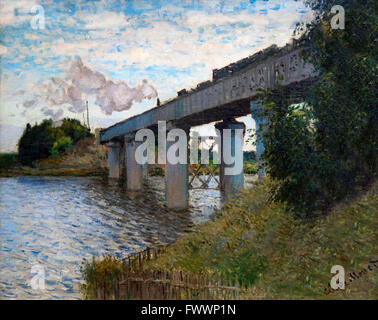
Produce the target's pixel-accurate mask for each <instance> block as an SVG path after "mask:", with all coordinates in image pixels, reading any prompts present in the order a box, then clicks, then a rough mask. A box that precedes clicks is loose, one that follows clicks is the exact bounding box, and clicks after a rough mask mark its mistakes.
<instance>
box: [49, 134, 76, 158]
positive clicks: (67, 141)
mask: <svg viewBox="0 0 378 320" xmlns="http://www.w3.org/2000/svg"><path fill="white" fill-rule="evenodd" d="M71 146H72V139H71V138H70V137H66V136H64V137H61V138H59V139H58V140H56V141H55V142H54V144H53V147H52V149H51V150H50V153H51V155H56V154H59V153H63V152H65V151H66V150H67V149H68V148H69V147H71Z"/></svg>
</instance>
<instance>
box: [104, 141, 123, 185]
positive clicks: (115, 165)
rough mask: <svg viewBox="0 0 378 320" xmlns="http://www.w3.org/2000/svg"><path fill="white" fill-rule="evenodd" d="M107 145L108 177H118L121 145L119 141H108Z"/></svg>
mask: <svg viewBox="0 0 378 320" xmlns="http://www.w3.org/2000/svg"><path fill="white" fill-rule="evenodd" d="M106 146H107V147H108V166H109V178H113V179H119V177H120V172H121V161H120V160H121V159H120V158H121V154H120V153H121V145H120V143H119V142H109V143H107V144H106Z"/></svg>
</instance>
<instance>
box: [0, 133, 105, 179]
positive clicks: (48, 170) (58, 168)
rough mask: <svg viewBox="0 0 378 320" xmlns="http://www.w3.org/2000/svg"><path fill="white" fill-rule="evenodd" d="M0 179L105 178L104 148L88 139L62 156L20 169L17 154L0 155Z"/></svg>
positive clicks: (35, 162) (92, 139)
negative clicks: (40, 177) (41, 177)
mask: <svg viewBox="0 0 378 320" xmlns="http://www.w3.org/2000/svg"><path fill="white" fill-rule="evenodd" d="M0 164H1V165H0V177H15V176H37V175H38V176H63V177H64V176H72V177H85V176H103V175H106V174H107V161H106V148H105V147H104V146H101V145H96V142H95V138H94V137H87V138H84V139H82V140H80V141H79V142H78V143H77V144H75V145H74V146H72V147H70V148H69V149H68V150H67V151H66V152H65V153H63V154H60V155H56V156H52V157H49V158H46V159H40V160H37V161H34V162H33V166H32V167H30V166H23V165H21V164H20V163H19V162H18V157H17V154H15V153H13V154H1V155H0Z"/></svg>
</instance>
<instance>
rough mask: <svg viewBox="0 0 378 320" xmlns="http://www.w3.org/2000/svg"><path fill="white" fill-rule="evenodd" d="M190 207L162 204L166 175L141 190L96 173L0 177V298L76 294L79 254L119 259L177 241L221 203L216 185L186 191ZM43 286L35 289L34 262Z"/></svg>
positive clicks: (153, 180)
mask: <svg viewBox="0 0 378 320" xmlns="http://www.w3.org/2000/svg"><path fill="white" fill-rule="evenodd" d="M190 196H191V203H192V206H191V208H190V209H189V211H187V212H173V211H170V210H168V209H167V208H166V206H165V201H164V199H165V195H164V179H163V178H160V177H149V179H148V183H147V184H146V185H145V189H144V191H143V193H142V194H141V193H139V194H138V193H130V192H128V191H127V190H126V188H125V186H124V184H122V183H119V182H118V181H108V180H103V179H101V178H54V177H18V178H1V179H0V219H1V224H0V242H1V256H0V297H2V298H6V299H79V298H81V296H80V292H79V284H80V281H81V279H80V264H81V262H82V260H83V258H87V259H89V258H91V257H92V256H93V255H96V256H100V255H103V254H105V253H109V254H112V255H116V256H119V257H124V256H127V255H128V254H130V253H131V252H136V251H139V250H143V249H144V248H145V247H146V246H154V245H158V244H168V243H171V242H174V241H175V240H176V239H177V237H178V236H179V235H180V234H183V233H186V232H190V231H191V229H192V228H193V226H194V225H195V224H198V223H201V222H204V221H207V220H208V219H209V218H211V215H212V214H213V212H214V209H215V208H218V207H219V206H220V194H219V191H217V190H193V191H191V195H190ZM36 264H40V265H42V266H43V268H44V271H45V279H46V280H45V285H46V290H44V291H40V290H33V289H32V288H31V287H30V281H31V279H32V277H33V276H34V274H32V273H31V267H32V266H33V265H36Z"/></svg>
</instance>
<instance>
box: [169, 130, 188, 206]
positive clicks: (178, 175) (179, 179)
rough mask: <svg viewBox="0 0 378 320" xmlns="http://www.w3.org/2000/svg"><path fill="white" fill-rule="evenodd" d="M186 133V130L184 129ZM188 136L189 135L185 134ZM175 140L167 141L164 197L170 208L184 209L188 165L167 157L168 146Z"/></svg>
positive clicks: (186, 202)
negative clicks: (172, 161)
mask: <svg viewBox="0 0 378 320" xmlns="http://www.w3.org/2000/svg"><path fill="white" fill-rule="evenodd" d="M185 131H186V132H187V133H188V132H189V131H188V130H185ZM187 136H189V135H187ZM175 143H176V142H173V141H167V163H166V165H165V197H166V201H167V206H168V208H169V209H172V210H185V209H187V208H188V207H189V190H188V165H187V164H181V163H177V164H172V163H170V162H169V159H168V151H169V148H170V147H171V146H172V145H173V144H175Z"/></svg>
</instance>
